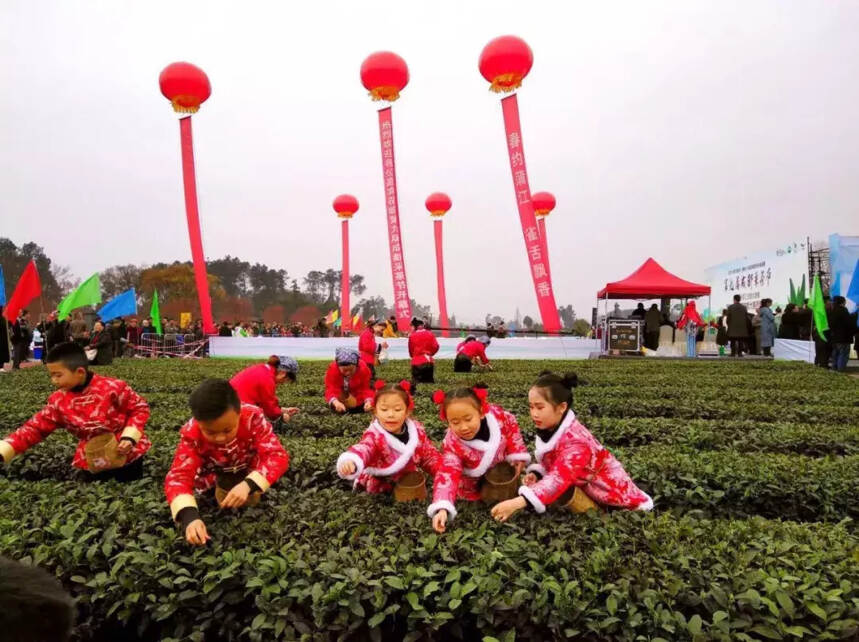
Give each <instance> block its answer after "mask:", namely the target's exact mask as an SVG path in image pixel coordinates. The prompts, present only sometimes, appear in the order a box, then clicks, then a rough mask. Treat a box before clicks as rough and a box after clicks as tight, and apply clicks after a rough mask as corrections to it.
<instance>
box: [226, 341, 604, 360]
mask: <svg viewBox="0 0 859 642" xmlns="http://www.w3.org/2000/svg"><path fill="white" fill-rule="evenodd" d="M384 340H385V341H387V342H388V346H389V347H388V357H389V358H390V359H408V358H409V349H408V345H407V341H408V340H407V339H384ZM438 342H439V345H440V349H439V351H438V354H437V355H436V359H453V358H454V357H455V356H456V346H457V345H458V344H459V343H461V342H462V339H461V338H459V337H457V338H455V339H454V338H451V339H443V338H440V339H439V340H438ZM341 346H347V347H350V348H357V347H358V337H347V338H334V339H317V338H311V337H307V338H303V337H211V338H210V339H209V354H210V356H212V357H244V358H264V357H268V356H269V355H272V354H285V355H289V356H291V357H294V358H296V359H333V358H334V351H335V350H336V349H337V348H339V347H341ZM599 349H600V348H599V341H597V340H595V339H583V338H581V337H541V338H539V339H536V338H518V337H514V338H510V339H493V340H492V345H490V346H489V348H488V349H487V350H486V354H487V355H488V356H489V358H490V359H587V358H589V357H590V355H591V353H592V352H599Z"/></svg>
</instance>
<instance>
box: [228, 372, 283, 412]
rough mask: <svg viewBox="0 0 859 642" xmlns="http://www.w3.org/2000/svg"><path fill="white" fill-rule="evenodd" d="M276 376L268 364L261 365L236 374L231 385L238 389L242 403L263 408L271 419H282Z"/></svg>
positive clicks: (231, 380)
mask: <svg viewBox="0 0 859 642" xmlns="http://www.w3.org/2000/svg"><path fill="white" fill-rule="evenodd" d="M276 374H277V373H276V372H275V369H274V368H272V367H271V366H270V365H268V364H267V363H259V364H257V365H255V366H251V367H250V368H245V369H244V370H242V371H241V372H239V373H238V374H236V375H235V376H234V377H233V378H232V379H230V385H232V386H233V388H235V389H236V392H237V393H238V394H239V399H240V400H241V402H242V403H249V404H251V405H252V406H258V407H260V408H262V411H263V412H264V413H265V416H266V417H268V418H269V419H280V417H281V415H282V414H283V411H282V410H281V409H280V403H278V401H277V382H276V381H275V380H274V378H275V376H276Z"/></svg>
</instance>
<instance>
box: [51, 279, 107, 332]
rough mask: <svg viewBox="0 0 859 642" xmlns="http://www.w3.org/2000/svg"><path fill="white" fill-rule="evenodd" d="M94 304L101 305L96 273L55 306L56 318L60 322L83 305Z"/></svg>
mask: <svg viewBox="0 0 859 642" xmlns="http://www.w3.org/2000/svg"><path fill="white" fill-rule="evenodd" d="M96 303H101V282H100V281H99V278H98V272H96V273H95V274H93V275H92V276H91V277H90V278H88V279H87V280H86V281H84V282H83V283H81V284H80V285H79V286H78V287H77V289H75V290H74V291H73V292H71V293H70V294H69V295H68V296H67V297H66V298H65V299H63V300H62V301H60V305H58V306H57V311H58V312H59V316H58V318H59V320H60V321H62V320H63V319H65V318H67V317H68V316H69V314H71V312H72V310H74V309H76V308H81V307H83V306H85V305H95V304H96Z"/></svg>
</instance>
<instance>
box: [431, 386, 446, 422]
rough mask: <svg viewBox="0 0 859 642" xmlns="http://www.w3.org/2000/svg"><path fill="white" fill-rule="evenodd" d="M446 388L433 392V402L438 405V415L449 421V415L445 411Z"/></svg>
mask: <svg viewBox="0 0 859 642" xmlns="http://www.w3.org/2000/svg"><path fill="white" fill-rule="evenodd" d="M444 399H445V394H444V390H436V391H435V392H434V393H432V402H433V403H434V404H435V405H436V406H438V417H439V419H441V420H442V421H447V415H446V414H445V412H444Z"/></svg>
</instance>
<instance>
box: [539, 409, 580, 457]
mask: <svg viewBox="0 0 859 642" xmlns="http://www.w3.org/2000/svg"><path fill="white" fill-rule="evenodd" d="M575 420H576V413H574V412H573V411H572V410H569V411H567V416H566V417H564V420H563V421H562V422H561V425H560V426H558V429H557V430H556V431H555V434H554V435H552V438H551V439H550V440H549V441H548V442H544V441H543V440H542V439H540V435H537V438H536V439H535V440H534V454H535V455H536V457H537V461H538V462H541V461H543V455H545V454H546V453H548V452H552V451H553V450H555V447H556V446H557V445H558V442H559V441H560V440H561V437H562V436H563V435H564V433H565V432H567V430H568V429H569V428H570V426H572V425H573V422H574V421H575Z"/></svg>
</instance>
